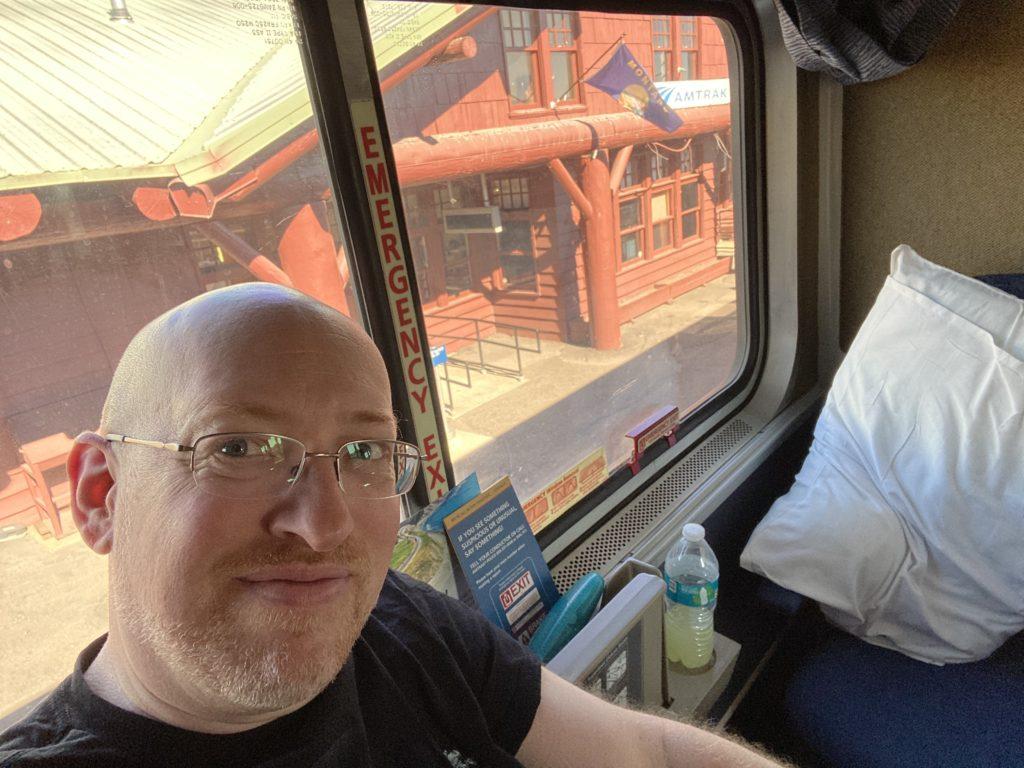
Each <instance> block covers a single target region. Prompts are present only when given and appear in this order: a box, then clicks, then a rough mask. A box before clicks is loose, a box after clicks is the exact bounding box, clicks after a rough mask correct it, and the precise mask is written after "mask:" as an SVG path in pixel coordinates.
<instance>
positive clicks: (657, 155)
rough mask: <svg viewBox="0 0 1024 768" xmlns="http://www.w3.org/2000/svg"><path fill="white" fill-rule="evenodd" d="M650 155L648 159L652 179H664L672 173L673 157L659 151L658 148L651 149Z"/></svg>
mask: <svg viewBox="0 0 1024 768" xmlns="http://www.w3.org/2000/svg"><path fill="white" fill-rule="evenodd" d="M648 157H649V158H650V159H649V161H648V168H649V172H650V176H651V181H657V180H658V179H664V178H665V177H666V176H669V175H671V173H672V159H671V158H670V157H669V156H668V155H667V154H665V153H663V152H659V151H658V150H657V149H651V150H650V151H649V153H648Z"/></svg>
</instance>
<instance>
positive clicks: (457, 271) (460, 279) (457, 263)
mask: <svg viewBox="0 0 1024 768" xmlns="http://www.w3.org/2000/svg"><path fill="white" fill-rule="evenodd" d="M471 287H472V277H471V276H470V271H469V244H468V243H467V242H466V236H465V235H463V234H461V233H458V232H448V233H445V236H444V290H445V292H446V293H450V294H453V295H455V294H458V293H461V292H462V291H468V290H469V289H470V288H471Z"/></svg>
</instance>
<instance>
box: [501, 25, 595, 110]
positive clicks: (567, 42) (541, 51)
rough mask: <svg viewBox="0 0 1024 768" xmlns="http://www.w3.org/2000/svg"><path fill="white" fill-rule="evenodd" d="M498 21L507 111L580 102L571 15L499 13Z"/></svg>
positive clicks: (577, 63)
mask: <svg viewBox="0 0 1024 768" xmlns="http://www.w3.org/2000/svg"><path fill="white" fill-rule="evenodd" d="M500 19H501V41H502V45H503V46H504V49H505V76H506V77H507V78H508V93H509V98H510V99H511V101H512V107H513V108H524V107H549V108H553V107H554V106H555V105H556V104H559V103H569V104H572V103H577V102H579V100H580V93H579V84H578V83H577V79H578V77H579V62H578V58H577V47H576V46H577V31H576V14H575V13H572V12H570V11H543V12H541V11H525V10H518V9H512V8H504V9H502V11H501V13H500Z"/></svg>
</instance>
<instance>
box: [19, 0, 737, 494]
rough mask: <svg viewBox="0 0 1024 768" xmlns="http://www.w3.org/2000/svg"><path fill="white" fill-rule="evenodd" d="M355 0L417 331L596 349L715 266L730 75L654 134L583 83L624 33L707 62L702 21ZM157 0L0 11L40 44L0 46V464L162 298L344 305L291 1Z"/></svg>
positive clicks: (91, 382) (686, 71)
mask: <svg viewBox="0 0 1024 768" xmlns="http://www.w3.org/2000/svg"><path fill="white" fill-rule="evenodd" d="M51 6H52V7H51ZM282 7H284V8H285V11H286V10H287V8H286V7H285V6H282ZM367 7H368V10H369V11H370V12H371V29H375V30H377V32H381V34H383V37H381V38H380V39H378V36H377V33H376V32H375V40H374V46H375V51H376V54H377V57H378V65H379V66H380V67H381V84H382V88H383V91H384V98H385V103H386V107H387V115H388V123H389V130H390V134H391V137H392V140H393V143H394V154H395V158H396V162H397V165H398V174H399V179H400V182H401V185H402V193H403V194H402V196H403V204H404V208H405V213H406V218H407V221H408V224H409V234H410V245H411V250H412V256H413V258H414V259H415V263H416V270H417V275H418V281H419V286H420V290H421V293H422V296H423V299H424V305H425V312H426V315H427V325H428V330H429V332H430V335H431V343H432V344H434V345H437V344H443V343H449V344H450V348H454V347H456V346H457V342H458V340H457V339H454V337H455V336H468V335H469V334H468V333H467V332H466V331H467V328H466V327H465V326H466V323H465V321H464V320H462V318H467V317H477V318H481V319H483V320H486V321H488V322H487V323H484V326H485V328H484V332H486V328H487V327H493V326H492V325H490V324H493V323H495V322H498V323H508V324H511V325H515V326H518V327H525V328H532V329H536V330H537V331H539V332H540V334H541V335H542V336H544V337H547V338H553V339H561V340H565V341H570V342H574V343H578V344H592V345H595V346H598V347H604V348H608V347H615V346H617V345H618V332H619V331H618V329H619V325H620V323H622V322H624V321H626V320H629V319H630V318H633V317H636V316H637V315H639V314H642V313H643V312H645V311H647V310H649V309H650V308H652V307H654V306H656V305H658V304H660V303H662V302H665V301H669V300H670V299H672V298H673V297H675V296H678V295H679V294H681V293H683V292H685V291H686V290H689V289H690V288H692V287H694V286H696V285H699V284H701V283H703V282H705V281H707V280H709V279H712V278H714V277H715V276H717V275H720V274H723V273H724V272H725V271H727V270H728V269H729V268H730V266H731V263H730V260H729V259H724V258H723V259H719V258H717V255H716V239H720V238H716V232H717V233H718V234H719V235H721V232H722V227H721V226H720V223H721V220H722V219H723V212H726V211H728V210H729V208H730V194H729V189H728V186H727V184H726V179H727V177H728V174H727V173H722V170H723V168H724V167H725V166H724V164H725V162H726V160H727V152H728V147H729V106H728V103H727V101H728V99H727V96H726V98H725V100H724V101H723V100H722V99H721V98H719V99H717V100H712V101H713V103H710V104H708V105H705V106H697V107H694V108H690V109H682V110H680V111H679V114H680V115H681V116H682V117H683V120H684V125H683V127H682V128H681V129H680V130H679V131H677V132H676V133H675V134H673V135H671V136H669V135H667V134H665V132H664V131H662V130H661V129H660V128H658V127H656V126H654V125H652V124H650V123H648V122H646V121H644V120H642V119H641V118H639V117H636V116H634V115H633V114H631V113H630V112H628V111H626V110H625V109H624V108H623V107H622V106H621V105H620V104H618V103H617V102H616V101H615V100H614V99H612V98H610V97H608V96H606V95H604V94H603V93H600V92H598V91H596V90H595V89H593V88H591V87H590V86H586V85H583V84H581V83H580V82H579V80H580V77H581V76H582V75H584V74H585V73H586V72H587V71H588V70H590V69H591V68H592V67H593V66H594V65H595V64H597V65H598V66H600V64H601V62H602V61H603V59H602V57H603V56H606V55H607V54H608V53H609V52H610V49H611V48H613V47H614V45H615V44H616V42H617V41H619V40H620V39H621V40H622V41H624V42H625V43H626V44H627V45H628V46H629V48H630V49H631V50H632V51H633V53H634V54H635V55H636V56H637V57H638V58H639V59H640V61H641V62H642V63H643V64H644V65H645V66H647V67H649V68H650V70H651V72H652V74H653V76H654V79H655V80H659V81H671V80H673V78H676V79H679V80H683V79H686V78H698V79H699V80H700V81H701V82H704V83H721V82H722V79H723V78H726V77H727V64H726V55H725V47H724V43H723V40H722V37H721V34H720V33H719V31H718V29H717V27H716V26H715V24H714V23H713V22H712V21H711V20H708V19H701V18H694V17H689V18H675V19H669V18H667V17H661V18H658V17H651V16H639V15H638V16H625V17H623V16H616V17H611V16H603V15H601V14H595V13H580V14H575V13H556V12H549V11H544V12H537V11H526V10H512V9H507V10H502V11H499V10H497V9H493V8H487V7H479V6H444V5H431V6H429V8H430V10H431V12H432V13H434V14H435V15H436V16H437V19H440V20H439V21H438V20H436V19H435V21H434V22H431V23H430V24H427V25H426V26H424V27H423V32H422V33H421V34H416V35H412V36H411V37H410V36H409V35H408V34H407V33H406V32H405V31H404V30H405V27H403V26H402V25H403V24H405V23H406V22H407V21H409V19H410V18H413V19H414V20H416V21H417V23H418V21H419V20H418V19H417V18H416V14H419V13H422V12H423V11H422V9H423V8H427V7H428V6H424V5H423V4H419V3H401V2H398V3H372V2H371V3H368V6H367ZM174 8H175V11H174V14H169V15H160V14H153V15H151V16H148V17H147V16H146V15H145V14H141V13H140V14H136V19H135V22H134V24H132V25H115V24H111V23H110V21H109V20H107V19H106V18H105V15H104V14H103V13H102V12H99V11H96V9H95V8H93V7H92V6H91V5H89V4H82V5H80V6H79V5H74V6H67V5H65V4H57V3H47V2H41V3H40V4H39V5H38V6H36V5H34V4H33V5H31V6H26V10H25V14H24V15H23V17H19V19H18V20H15V21H12V22H11V24H10V25H9V26H8V28H7V31H8V32H9V33H10V34H11V35H13V36H14V37H13V38H12V39H15V40H17V41H19V42H18V45H21V44H22V43H24V46H26V48H31V49H32V50H34V51H38V56H36V58H34V59H30V58H17V57H13V58H8V59H5V60H3V61H0V77H2V79H3V81H4V82H5V83H7V84H8V85H9V86H10V87H11V89H12V92H18V93H24V94H31V99H30V100H10V101H8V102H5V105H4V109H6V110H7V111H8V112H10V113H11V114H12V115H14V116H16V117H19V119H18V120H13V119H12V120H11V121H7V122H5V130H6V133H5V137H4V138H5V142H0V298H2V302H0V340H2V359H0V363H2V364H0V486H3V485H4V484H5V483H4V475H3V473H2V470H9V469H12V468H16V467H17V466H18V463H19V462H20V460H21V459H20V458H19V456H18V446H20V445H24V444H26V443H28V442H30V441H33V440H37V439H39V438H45V437H47V436H49V435H53V434H59V433H61V432H68V433H71V434H73V433H74V431H75V430H78V429H83V428H89V427H94V426H95V420H96V418H97V414H98V412H99V405H100V403H101V402H102V400H103V397H104V395H105V393H106V389H107V387H108V386H109V382H110V377H111V375H112V372H113V366H114V365H115V364H116V361H117V359H118V357H119V356H120V354H121V351H122V350H123V348H124V345H125V344H126V343H127V341H128V340H129V339H130V338H131V336H132V335H133V334H134V333H135V332H136V331H137V330H138V329H139V328H140V327H141V326H142V325H143V324H144V323H145V322H147V321H148V320H149V319H151V318H152V317H154V316H155V315H157V314H159V313H160V312H162V311H163V310H165V309H168V308H170V307H171V306H174V305H175V304H177V303H179V302H181V301H183V300H185V299H187V298H189V297H191V296H194V295H196V294H198V293H201V292H202V291H204V290H208V289H209V288H212V287H216V286H218V285H222V284H226V283H231V282H239V281H242V280H247V279H253V277H256V278H259V279H270V280H277V281H281V282H288V283H291V284H293V285H295V286H296V287H297V288H300V289H301V290H305V291H307V292H308V293H311V294H312V295H315V296H317V297H318V298H321V299H322V300H324V301H327V302H328V303H331V304H333V305H335V306H337V307H339V308H341V309H343V310H345V309H346V308H348V307H351V306H352V303H351V302H352V301H353V299H354V297H353V296H352V295H351V287H349V289H348V290H346V288H345V285H346V281H347V275H346V269H345V259H344V256H343V254H339V249H338V248H339V244H340V243H341V240H342V239H341V237H340V236H339V235H340V233H339V231H338V224H337V222H336V220H335V219H334V217H333V215H332V213H331V211H330V208H331V205H330V203H329V202H327V200H328V199H329V191H328V190H329V187H330V182H329V177H328V174H327V172H326V168H325V166H324V164H323V160H322V158H321V156H320V153H319V150H318V137H317V135H316V131H315V129H314V125H313V117H312V107H311V105H310V101H309V96H308V90H307V85H306V81H305V77H304V75H303V71H302V66H301V62H300V59H299V55H298V46H297V45H296V43H295V41H294V40H293V39H289V38H288V37H287V35H286V34H285V32H283V30H290V28H291V27H290V24H291V22H290V16H288V15H287V13H284V15H283V16H282V14H281V13H278V12H276V11H274V10H273V9H271V10H268V11H260V12H249V11H246V12H245V14H244V19H243V20H244V21H245V22H246V25H248V26H246V25H240V24H238V23H237V22H238V19H237V18H235V16H237V15H238V13H241V12H235V11H232V10H231V9H230V3H227V2H221V3H219V4H217V6H216V13H213V11H212V10H211V8H212V6H211V5H210V4H209V3H207V2H205V1H203V0H182V1H181V2H177V3H176V4H175V5H174ZM375 8H376V9H377V10H378V11H385V12H386V13H384V16H383V17H381V19H375V18H373V13H374V9H375ZM396 9H397V10H398V11H400V13H398V14H396V13H394V11H395V10H396ZM100 11H102V8H100ZM35 13H39V14H44V13H46V14H50V15H53V14H57V16H59V17H61V18H64V19H65V20H66V21H67V22H68V23H66V24H60V25H57V24H42V23H37V22H38V19H34V17H33V14H35ZM211 14H212V15H211ZM232 14H234V15H232ZM260 14H262V16H261V15H260ZM257 17H259V19H257ZM239 18H242V17H239ZM182 20H184V21H185V22H187V23H178V22H180V21H182ZM258 20H259V21H260V25H261V26H259V25H257V26H254V25H255V24H256V21H258ZM392 22H394V25H393V26H394V28H393V29H392V27H391V26H389V25H391V24H392ZM198 29H208V30H212V29H216V34H205V35H197V34H194V31H195V30H198ZM267 30H270V31H271V32H273V35H270V34H268V33H267ZM394 30H398V31H399V32H401V34H398V35H396V36H395V35H393V36H392V37H390V38H389V37H388V35H389V34H390V33H391V31H394ZM257 31H260V34H259V35H256V34H255V32H257ZM282 35H283V36H282ZM154 40H156V41H162V43H163V44H162V45H159V46H154V45H153V44H152V42H153V41H154ZM410 40H411V42H410ZM389 41H390V42H389ZM389 46H390V47H389ZM387 47H389V50H387V51H385V50H384V49H385V48H387ZM68 51H73V52H74V54H75V55H74V57H72V58H68V56H67V52H68ZM111 51H116V52H117V56H116V57H115V58H116V59H117V60H118V61H119V62H120V64H119V67H118V68H117V70H116V71H113V70H111V69H110V67H109V66H108V63H109V61H110V60H111V53H110V52H111ZM47 57H49V58H47ZM72 61H73V62H74V67H72V66H71V64H69V62H72ZM193 63H194V66H193ZM197 83H202V84H203V85H204V88H201V89H200V88H197ZM26 116H28V118H30V119H24V118H26ZM716 211H717V212H718V215H717V216H716ZM499 225H500V228H501V231H500V233H499V232H498V231H497V229H498V226H499ZM594 307H598V310H597V311H593V308H594ZM451 318H455V319H454V320H453V319H451ZM453 341H454V342H456V343H451V342H453ZM0 491H2V488H0Z"/></svg>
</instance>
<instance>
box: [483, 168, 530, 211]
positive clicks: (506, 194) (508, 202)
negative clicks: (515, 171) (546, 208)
mask: <svg viewBox="0 0 1024 768" xmlns="http://www.w3.org/2000/svg"><path fill="white" fill-rule="evenodd" d="M491 196H492V200H494V201H497V203H498V206H499V207H500V208H501V210H503V211H521V210H525V209H527V208H529V207H530V180H529V179H528V178H527V177H526V176H513V177H512V178H507V179H496V180H494V181H493V182H492V183H491Z"/></svg>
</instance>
